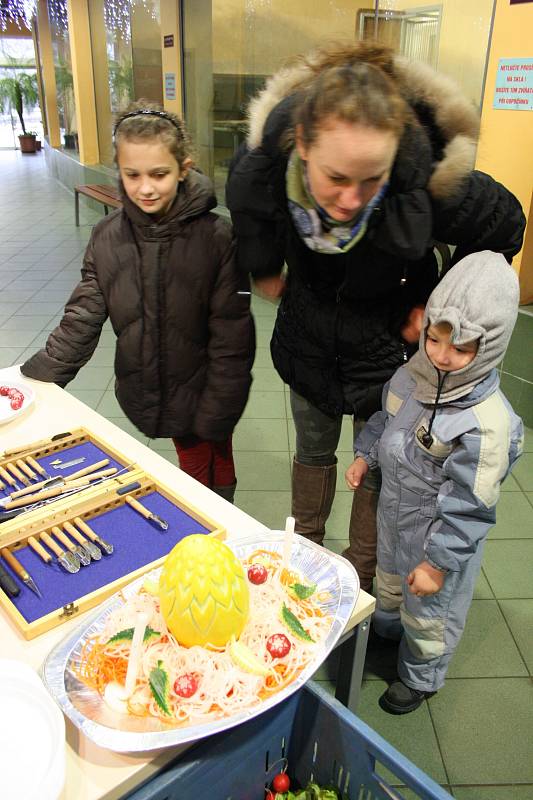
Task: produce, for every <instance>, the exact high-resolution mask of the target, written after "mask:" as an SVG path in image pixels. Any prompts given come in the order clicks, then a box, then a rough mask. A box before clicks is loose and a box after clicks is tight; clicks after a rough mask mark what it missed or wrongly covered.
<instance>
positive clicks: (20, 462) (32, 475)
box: [15, 458, 37, 481]
mask: <svg viewBox="0 0 533 800" xmlns="http://www.w3.org/2000/svg"><path fill="white" fill-rule="evenodd" d="M15 464H16V465H17V467H18V468H19V469H20V471H21V472H23V473H24V475H26V477H27V478H29V479H30V481H34V480H35V479H36V477H37V474H36V473H35V472H34V471H33V470H32V468H31V467H30V466H28V464H26V462H25V461H23V460H22V459H21V458H19V459H18V460H17V461H15Z"/></svg>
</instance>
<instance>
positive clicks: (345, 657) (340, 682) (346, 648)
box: [335, 617, 370, 713]
mask: <svg viewBox="0 0 533 800" xmlns="http://www.w3.org/2000/svg"><path fill="white" fill-rule="evenodd" d="M369 630H370V617H369V618H368V619H365V620H363V622H360V623H359V625H357V626H356V627H355V628H354V629H353V631H350V632H349V633H347V634H346V636H345V637H343V638H342V639H341V640H340V644H339V645H338V648H339V666H338V670H337V682H336V689H335V697H336V698H337V700H339V701H340V702H341V703H342V704H343V705H345V706H346V707H347V708H349V709H350V711H353V712H354V713H356V712H357V705H358V703H359V697H360V694H361V682H362V680H363V669H364V666H365V657H366V645H367V642H368V632H369Z"/></svg>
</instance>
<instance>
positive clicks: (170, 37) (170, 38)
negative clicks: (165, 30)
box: [163, 33, 174, 47]
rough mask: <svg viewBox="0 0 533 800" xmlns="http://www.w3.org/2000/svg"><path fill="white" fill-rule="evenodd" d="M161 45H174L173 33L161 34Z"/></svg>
mask: <svg viewBox="0 0 533 800" xmlns="http://www.w3.org/2000/svg"><path fill="white" fill-rule="evenodd" d="M163 46H164V47H174V34H173V33H169V34H168V35H167V36H163Z"/></svg>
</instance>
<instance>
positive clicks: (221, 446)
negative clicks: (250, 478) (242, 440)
mask: <svg viewBox="0 0 533 800" xmlns="http://www.w3.org/2000/svg"><path fill="white" fill-rule="evenodd" d="M172 441H173V442H174V446H175V448H176V452H177V454H178V458H179V462H180V467H181V469H182V470H183V471H184V472H186V473H187V475H190V476H191V478H196V480H197V481H199V482H200V483H203V484H204V486H207V487H209V489H215V488H217V487H224V486H233V485H234V484H235V482H236V477H235V464H234V463H233V450H232V447H231V436H229V437H228V438H227V439H225V440H224V441H222V442H213V441H205V440H203V439H199V438H198V437H197V436H192V435H191V436H184V437H183V438H181V439H173V440H172Z"/></svg>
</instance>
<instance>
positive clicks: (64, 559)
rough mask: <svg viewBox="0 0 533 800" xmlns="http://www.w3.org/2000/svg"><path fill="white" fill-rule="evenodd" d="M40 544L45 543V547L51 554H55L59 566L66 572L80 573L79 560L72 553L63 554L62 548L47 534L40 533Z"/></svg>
mask: <svg viewBox="0 0 533 800" xmlns="http://www.w3.org/2000/svg"><path fill="white" fill-rule="evenodd" d="M39 538H40V539H41V541H42V542H44V543H45V545H46V546H47V547H49V548H50V550H51V551H52V553H55V554H56V556H57V560H58V561H59V563H60V564H61V566H62V567H63V568H64V569H66V570H67V572H79V571H80V560H79V558H77V557H76V556H74V555H73V554H72V553H68V552H65V550H63V548H62V547H60V546H59V545H58V543H57V542H55V541H54V540H53V539H52V537H51V536H49V535H48V534H47V533H41V535H40V537H39Z"/></svg>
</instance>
